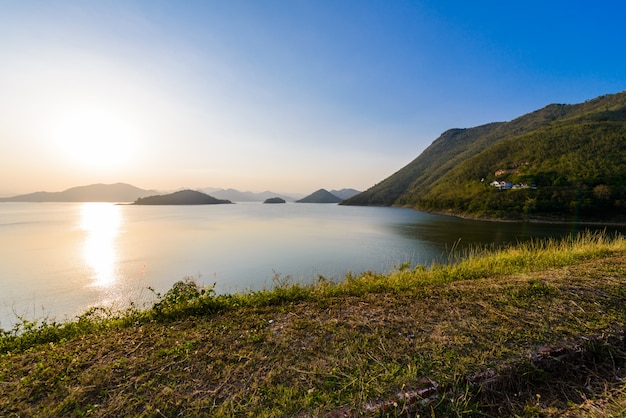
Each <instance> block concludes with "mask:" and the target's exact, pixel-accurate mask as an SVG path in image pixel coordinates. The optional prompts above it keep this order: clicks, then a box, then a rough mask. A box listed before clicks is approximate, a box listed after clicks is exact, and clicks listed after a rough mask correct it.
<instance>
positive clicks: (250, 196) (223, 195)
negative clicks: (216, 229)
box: [200, 187, 302, 202]
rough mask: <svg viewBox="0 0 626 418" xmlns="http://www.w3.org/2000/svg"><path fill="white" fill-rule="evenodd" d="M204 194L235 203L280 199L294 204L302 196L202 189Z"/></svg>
mask: <svg viewBox="0 0 626 418" xmlns="http://www.w3.org/2000/svg"><path fill="white" fill-rule="evenodd" d="M200 190H201V191H202V192H204V193H208V194H210V195H211V196H214V197H216V198H218V199H227V200H231V201H233V202H263V201H265V200H266V199H269V198H272V197H280V198H281V199H283V200H285V201H287V202H294V201H295V200H297V199H299V198H300V197H302V196H287V195H283V194H280V193H275V192H270V191H265V192H261V193H253V192H240V191H239V190H235V189H213V188H210V187H207V188H204V189H200Z"/></svg>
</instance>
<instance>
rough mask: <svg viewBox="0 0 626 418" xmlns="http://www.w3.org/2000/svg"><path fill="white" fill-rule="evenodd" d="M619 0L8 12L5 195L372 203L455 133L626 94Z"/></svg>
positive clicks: (1, 72) (138, 4) (117, 6)
mask: <svg viewBox="0 0 626 418" xmlns="http://www.w3.org/2000/svg"><path fill="white" fill-rule="evenodd" d="M624 16H626V2H624V1H623V0H607V1H602V2H594V3H592V2H588V1H578V0H568V1H561V0H555V1H546V0H541V1H535V0H524V1H515V0H512V1H502V0H498V1H481V0H476V1H471V2H468V1H445V0H440V1H434V0H432V1H431V0H413V1H408V0H377V1H374V0H203V1H193V0H186V1H173V0H172V1H163V0H146V1H139V0H123V1H122V0H119V1H116V0H109V1H102V0H80V1H79V0H75V1H56V0H45V1H44V0H42V1H35V0H20V1H15V0H0V195H4V196H8V195H14V194H21V193H30V192H34V191H41V190H46V191H61V190H65V189H67V188H70V187H73V186H79V185H87V184H92V183H117V182H125V183H130V184H133V185H135V186H137V187H141V188H145V189H157V190H175V189H179V188H182V187H185V188H204V187H217V188H235V189H238V190H241V191H255V192H261V191H265V190H271V191H274V192H281V193H289V192H293V193H304V194H306V193H311V192H313V191H315V190H317V189H319V188H326V189H329V190H331V189H341V188H348V187H349V188H355V189H358V190H365V189H367V188H369V187H371V186H373V185H374V184H376V183H378V182H380V181H381V180H383V179H384V178H386V177H388V176H389V175H391V174H393V173H394V172H395V171H397V170H399V169H400V168H402V167H403V166H404V165H406V164H407V163H409V162H410V161H411V160H413V159H414V158H416V157H417V156H418V155H419V154H420V153H421V152H422V151H423V150H424V149H426V148H427V147H428V146H429V145H430V144H431V143H432V142H433V141H434V140H435V139H437V137H438V136H439V135H440V134H441V133H443V132H444V131H446V130H448V129H451V128H468V127H473V126H478V125H482V124H485V123H489V122H494V121H507V120H511V119H514V118H516V117H518V116H521V115H523V114H525V113H528V112H531V111H533V110H536V109H539V108H542V107H544V106H546V105H548V104H551V103H578V102H583V101H585V100H589V99H592V98H594V97H597V96H600V95H603V94H610V93H617V92H620V91H623V90H626V53H624V52H625V49H624V48H625V46H626V31H624V29H623V19H624Z"/></svg>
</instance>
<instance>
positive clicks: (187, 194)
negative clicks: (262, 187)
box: [133, 190, 232, 205]
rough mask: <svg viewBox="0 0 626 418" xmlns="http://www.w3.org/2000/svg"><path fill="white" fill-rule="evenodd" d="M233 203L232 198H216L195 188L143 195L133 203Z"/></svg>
mask: <svg viewBox="0 0 626 418" xmlns="http://www.w3.org/2000/svg"><path fill="white" fill-rule="evenodd" d="M224 203H232V202H231V201H230V200H224V199H216V198H215V197H213V196H209V195H207V194H205V193H202V192H198V191H195V190H180V191H178V192H174V193H169V194H164V195H155V196H147V197H141V198H139V199H137V200H136V201H135V203H133V205H218V204H224Z"/></svg>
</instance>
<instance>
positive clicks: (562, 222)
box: [391, 205, 626, 228]
mask: <svg viewBox="0 0 626 418" xmlns="http://www.w3.org/2000/svg"><path fill="white" fill-rule="evenodd" d="M391 207H397V208H406V209H413V210H415V211H418V212H424V213H430V214H433V215H442V216H450V217H453V218H459V219H464V220H468V221H485V222H506V223H532V224H552V225H583V226H607V227H610V226H616V227H624V228H626V220H624V221H592V220H579V221H572V220H565V219H551V218H542V217H537V218H527V219H505V218H489V217H479V216H471V215H465V214H459V213H451V212H440V211H430V210H423V209H417V208H414V207H412V206H396V205H392V206H391Z"/></svg>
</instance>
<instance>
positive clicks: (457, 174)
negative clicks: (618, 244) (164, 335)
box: [342, 92, 626, 220]
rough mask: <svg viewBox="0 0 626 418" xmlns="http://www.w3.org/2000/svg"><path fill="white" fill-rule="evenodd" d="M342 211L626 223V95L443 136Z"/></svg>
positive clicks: (551, 107) (548, 109)
mask: <svg viewBox="0 0 626 418" xmlns="http://www.w3.org/2000/svg"><path fill="white" fill-rule="evenodd" d="M496 182H498V184H497V185H496ZM342 204H351V205H380V206H390V205H397V206H407V207H412V208H415V209H421V210H429V211H436V212H447V213H452V214H459V215H471V216H477V217H492V218H508V219H524V218H558V219H568V220H569V219H584V220H624V219H626V216H625V215H624V213H625V212H626V92H622V93H618V94H614V95H607V96H601V97H598V98H596V99H593V100H589V101H587V102H584V103H580V104H575V105H562V104H553V105H549V106H546V107H545V108H543V109H540V110H537V111H535V112H532V113H529V114H527V115H524V116H521V117H519V118H517V119H515V120H513V121H510V122H499V123H491V124H487V125H483V126H479V127H475V128H469V129H452V130H449V131H446V132H444V133H443V134H442V135H441V136H440V137H439V138H438V139H437V140H435V141H434V142H433V143H432V144H431V145H430V147H428V148H427V149H426V150H425V151H424V152H423V153H422V154H421V155H420V156H418V157H417V158H416V159H415V160H413V161H412V162H411V163H409V164H408V165H407V166H405V167H404V168H402V169H401V170H399V171H398V172H396V173H395V174H393V175H392V176H390V177H388V178H387V179H385V180H383V181H382V182H381V183H379V184H377V185H375V186H373V187H371V188H370V189H368V190H367V191H365V192H363V193H361V194H359V195H357V196H355V197H353V198H351V199H348V200H347V201H345V202H343V203H342Z"/></svg>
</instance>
